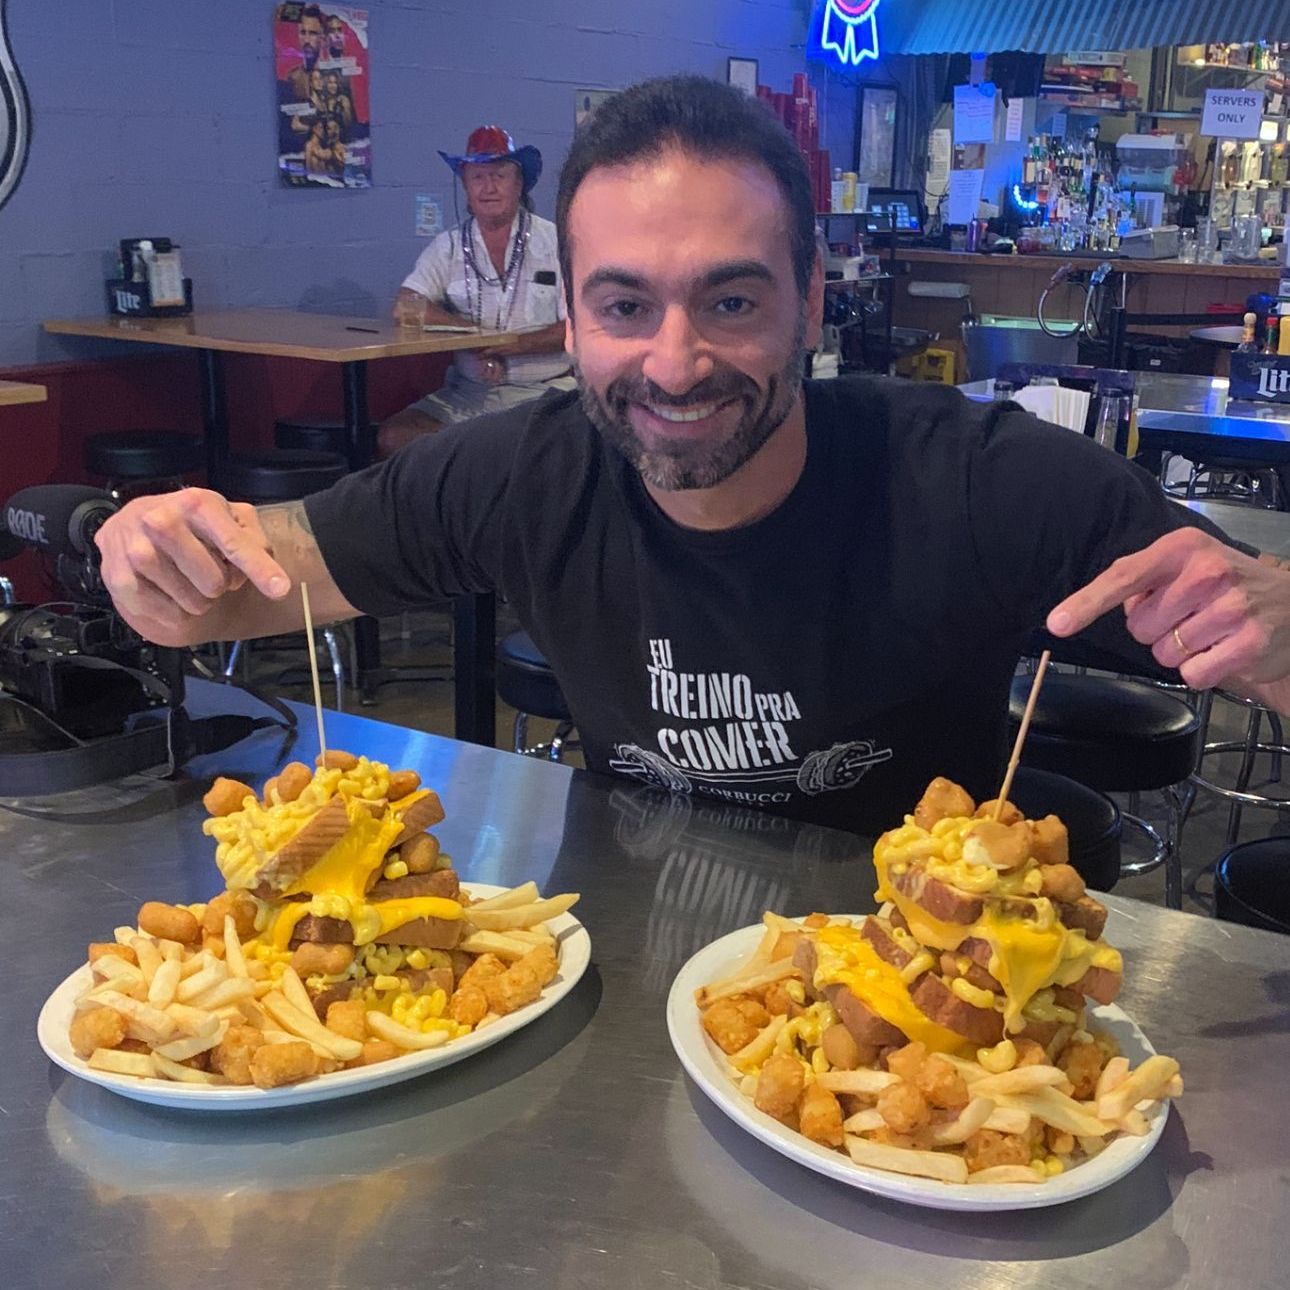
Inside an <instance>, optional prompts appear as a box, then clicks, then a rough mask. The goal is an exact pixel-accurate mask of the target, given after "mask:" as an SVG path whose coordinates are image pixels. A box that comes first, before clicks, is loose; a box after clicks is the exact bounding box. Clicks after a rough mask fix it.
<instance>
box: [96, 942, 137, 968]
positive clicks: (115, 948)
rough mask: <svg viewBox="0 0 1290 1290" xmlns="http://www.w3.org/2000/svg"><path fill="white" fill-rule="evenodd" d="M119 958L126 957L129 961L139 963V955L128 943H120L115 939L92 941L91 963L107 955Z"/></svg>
mask: <svg viewBox="0 0 1290 1290" xmlns="http://www.w3.org/2000/svg"><path fill="white" fill-rule="evenodd" d="M109 955H110V956H111V957H112V958H117V959H125V961H126V962H127V963H134V964H138V962H139V956H138V955H137V954H136V953H135V952H134V950H132V949H131V948H130V947H129V946H128V945H118V944H117V943H116V942H115V941H91V942H90V951H89V959H90V962H91V963H97V962H98V961H99V959H101V958H105V957H107V956H109Z"/></svg>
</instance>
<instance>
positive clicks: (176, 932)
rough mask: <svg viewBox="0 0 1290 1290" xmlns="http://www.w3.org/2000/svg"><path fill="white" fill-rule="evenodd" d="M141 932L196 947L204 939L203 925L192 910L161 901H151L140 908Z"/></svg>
mask: <svg viewBox="0 0 1290 1290" xmlns="http://www.w3.org/2000/svg"><path fill="white" fill-rule="evenodd" d="M139 930H140V931H141V932H147V934H148V935H149V936H157V937H160V938H161V939H162V940H167V941H178V942H179V943H180V944H181V945H196V944H197V943H198V942H199V941H200V940H201V938H202V925H201V923H199V922H198V921H197V917H196V915H195V914H193V913H192V911H191V910H188V909H181V908H180V907H179V906H178V905H167V904H165V903H164V902H163V901H160V900H149V901H147V902H146V903H145V904H144V905H143V906H142V907H141V908H140V910H139Z"/></svg>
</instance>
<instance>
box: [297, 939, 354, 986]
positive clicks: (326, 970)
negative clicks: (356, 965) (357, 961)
mask: <svg viewBox="0 0 1290 1290" xmlns="http://www.w3.org/2000/svg"><path fill="white" fill-rule="evenodd" d="M353 962H354V947H353V946H352V945H340V944H330V945H318V944H315V943H314V942H313V941H306V942H305V943H304V944H303V945H297V946H296V948H295V950H294V951H293V952H292V955H291V966H292V967H293V968H295V970H296V973H297V974H298V975H299V976H301V977H306V976H317V975H320V974H321V975H322V976H339V975H340V974H341V973H342V972H344V971H346V970H347V969H348V968H349V966H350V965H351V964H352V963H353Z"/></svg>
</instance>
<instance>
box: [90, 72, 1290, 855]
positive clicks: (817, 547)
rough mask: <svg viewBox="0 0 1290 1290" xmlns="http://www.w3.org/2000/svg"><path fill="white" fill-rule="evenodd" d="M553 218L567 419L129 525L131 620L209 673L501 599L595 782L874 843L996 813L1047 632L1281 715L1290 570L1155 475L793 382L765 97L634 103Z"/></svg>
mask: <svg viewBox="0 0 1290 1290" xmlns="http://www.w3.org/2000/svg"><path fill="white" fill-rule="evenodd" d="M556 214H557V225H558V228H559V231H560V246H561V251H560V253H561V259H562V267H563V271H564V280H565V284H566V291H567V293H568V305H569V319H568V327H567V342H566V343H567V347H568V349H569V351H570V353H571V354H572V355H573V357H574V359H575V360H576V364H577V372H578V379H579V391H578V392H577V393H569V394H553V395H550V396H547V397H545V398H543V399H541V400H538V401H537V402H535V403H530V404H526V405H525V406H524V407H522V408H517V409H514V410H512V411H508V412H504V413H499V414H496V415H493V416H488V417H484V418H480V419H478V420H475V421H472V422H471V423H469V424H468V425H467V426H466V427H465V430H464V432H463V431H462V430H461V429H459V428H455V427H454V428H450V429H448V430H445V431H443V432H441V433H440V434H437V435H433V436H428V437H426V438H424V439H421V440H418V441H417V442H416V443H414V444H412V445H410V446H409V447H408V448H407V449H405V450H404V451H402V452H400V453H399V454H397V455H395V456H394V457H393V458H392V459H391V460H389V461H387V462H384V463H382V464H381V465H379V466H376V467H373V468H371V469H369V470H367V471H363V472H360V473H358V474H356V475H352V476H350V477H348V478H347V479H345V480H344V481H342V482H341V483H340V484H338V485H337V486H336V487H335V488H333V489H331V490H329V491H328V492H325V493H321V494H318V495H316V496H314V497H312V498H310V499H308V501H306V502H305V503H303V504H299V503H296V504H289V505H287V506H282V507H270V508H265V509H262V510H260V511H258V512H257V511H254V510H252V508H250V507H245V506H239V505H236V504H233V505H230V504H228V503H226V502H224V501H223V500H222V499H220V498H218V497H217V496H216V495H215V494H213V493H209V492H205V491H202V490H188V491H187V492H184V493H178V494H171V495H168V496H165V497H158V498H148V499H141V500H139V501H135V502H131V503H130V504H129V505H127V506H126V507H125V508H124V509H123V510H122V511H121V512H120V514H119V515H117V516H116V517H114V518H113V519H111V520H110V521H109V522H108V523H107V524H106V525H104V527H103V528H102V529H101V530H100V533H99V537H98V542H99V546H100V548H101V550H102V552H103V575H104V579H105V582H106V583H107V585H108V587H109V588H110V590H111V591H112V594H113V597H114V599H115V601H116V603H117V606H118V608H119V609H120V611H121V612H122V614H123V615H124V616H125V617H126V618H127V619H128V620H129V621H130V622H131V623H132V624H133V625H134V626H135V627H136V628H137V629H138V630H139V631H141V632H142V633H143V634H144V635H146V636H149V637H151V638H152V639H155V640H158V641H160V642H162V643H167V644H187V643H190V642H194V641H199V640H209V639H227V638H230V637H247V636H256V635H264V634H269V633H275V632H281V631H286V630H290V629H292V628H296V627H299V626H300V621H301V615H300V611H299V607H298V597H296V596H294V595H290V594H289V592H290V589H291V586H292V584H293V583H294V582H297V581H301V580H306V581H308V583H309V586H310V595H311V598H312V601H313V604H314V612H315V614H316V615H317V616H318V617H320V618H332V619H335V618H343V617H346V616H352V615H354V614H356V613H359V612H367V613H375V614H383V613H390V612H392V611H395V610H397V609H402V608H407V607H413V606H417V605H421V604H426V603H429V602H432V601H435V600H439V599H442V598H443V597H444V596H451V595H456V594H460V593H465V592H472V591H484V590H496V591H498V592H499V593H500V594H502V595H504V596H505V597H506V598H507V600H508V601H509V602H510V603H511V604H512V606H513V607H514V609H515V611H516V612H517V613H518V615H519V616H520V618H521V620H522V621H523V622H524V624H525V625H526V627H527V628H528V629H529V630H530V632H531V633H532V635H533V637H534V639H535V641H536V643H537V644H538V646H539V648H540V649H542V651H543V652H544V653H545V654H546V656H547V657H548V658H549V659H550V661H551V664H552V666H553V667H554V669H555V671H556V674H557V676H558V677H559V679H560V682H561V685H562V686H563V688H564V691H565V694H566V697H567V699H568V701H569V705H570V708H571V710H572V712H573V715H574V717H575V719H576V721H577V723H578V727H579V730H580V733H581V735H582V738H583V742H584V745H585V748H586V751H587V757H588V762H589V764H590V765H591V766H592V767H593V768H595V769H599V770H604V771H611V772H616V773H618V774H620V775H626V776H629V777H632V778H633V779H636V780H638V781H642V782H648V783H655V784H660V785H664V786H666V787H668V788H671V789H674V790H681V791H687V792H694V793H700V794H705V795H707V796H710V797H713V798H716V799H719V800H722V801H726V802H730V803H736V804H741V805H751V806H759V807H764V808H766V809H770V810H774V811H779V812H782V813H785V814H792V815H796V816H802V817H806V818H810V819H814V820H818V821H820V822H823V823H830V824H837V825H841V826H844V827H850V828H853V829H856V830H857V831H862V832H867V831H871V830H872V829H873V828H875V827H881V826H885V825H887V824H890V823H891V822H892V820H893V819H894V818H896V816H897V815H898V813H899V811H900V810H901V809H903V808H904V807H905V806H907V805H909V804H911V803H912V802H913V801H914V800H915V799H916V798H917V796H918V794H919V793H920V792H921V790H922V788H923V786H924V785H925V784H926V782H927V780H928V779H929V778H931V777H932V776H933V775H935V774H944V775H948V776H950V777H951V778H954V779H958V780H960V781H961V782H963V783H964V784H965V785H966V786H967V787H968V788H969V789H970V790H971V791H972V792H973V793H974V794H976V795H977V796H988V795H989V794H990V793H991V792H992V791H993V790H994V789H995V787H996V786H997V782H998V781H997V776H998V773H999V769H1000V767H1001V762H1002V752H1003V728H1004V720H1005V708H1006V699H1007V690H1008V684H1009V680H1010V678H1011V675H1012V672H1013V669H1014V666H1015V664H1016V660H1017V657H1018V655H1019V653H1020V651H1021V650H1022V648H1023V647H1024V645H1025V642H1026V640H1027V638H1028V637H1029V635H1030V634H1031V632H1032V631H1033V630H1034V629H1035V628H1037V627H1039V626H1041V625H1043V624H1044V623H1045V620H1046V622H1047V626H1048V628H1049V629H1050V630H1051V631H1053V632H1055V633H1056V634H1058V635H1070V634H1072V633H1074V632H1077V631H1080V630H1081V629H1083V628H1085V627H1087V626H1088V625H1089V624H1090V623H1093V622H1094V620H1096V619H1098V618H1100V617H1101V616H1102V615H1103V614H1104V613H1106V612H1107V611H1108V610H1110V609H1112V608H1116V607H1118V606H1121V605H1123V606H1124V607H1125V611H1126V613H1125V615H1124V616H1123V623H1124V625H1125V626H1127V631H1126V630H1124V627H1122V626H1120V625H1119V623H1118V621H1117V623H1115V624H1112V625H1111V626H1110V627H1109V628H1108V629H1107V643H1108V644H1109V645H1110V646H1111V648H1114V649H1117V650H1119V651H1120V652H1121V653H1122V654H1124V655H1125V656H1126V657H1128V658H1130V659H1132V658H1133V657H1135V656H1137V657H1138V658H1139V659H1141V660H1149V658H1150V656H1154V659H1155V661H1156V662H1157V663H1158V664H1160V665H1161V666H1163V667H1167V668H1174V667H1181V671H1182V674H1183V676H1184V678H1185V679H1186V680H1187V682H1188V683H1189V684H1192V685H1195V686H1197V687H1206V686H1210V685H1214V684H1217V683H1218V682H1220V681H1221V682H1222V683H1223V684H1224V685H1227V686H1231V687H1234V688H1239V689H1241V690H1243V691H1245V692H1247V693H1251V694H1255V695H1258V696H1260V697H1262V698H1263V699H1264V700H1265V701H1267V702H1270V703H1272V704H1274V705H1275V706H1278V707H1280V708H1281V709H1283V710H1285V709H1287V708H1290V685H1288V684H1287V683H1286V682H1285V680H1284V678H1285V677H1286V676H1287V674H1290V577H1287V574H1286V572H1285V571H1284V570H1282V569H1280V568H1277V567H1273V566H1272V565H1270V564H1268V563H1266V562H1264V561H1261V560H1259V559H1255V558H1253V557H1251V556H1249V555H1246V554H1243V553H1242V552H1240V551H1237V550H1235V549H1233V548H1232V547H1230V546H1228V545H1225V544H1224V543H1223V542H1221V541H1220V540H1218V539H1217V538H1216V537H1214V536H1212V535H1211V534H1209V533H1206V532H1203V531H1202V530H1201V529H1200V528H1197V527H1196V525H1197V524H1198V523H1199V521H1198V520H1197V519H1196V518H1195V517H1194V516H1192V515H1191V514H1190V513H1189V512H1187V511H1185V510H1182V509H1181V508H1178V507H1175V506H1174V505H1173V504H1172V503H1170V502H1168V501H1167V500H1166V499H1165V498H1164V497H1163V495H1162V494H1161V491H1160V489H1159V487H1158V485H1157V484H1156V483H1155V482H1154V481H1153V480H1152V479H1151V478H1150V477H1149V476H1147V475H1146V474H1145V473H1144V472H1142V471H1140V470H1139V469H1138V468H1136V467H1135V466H1132V465H1130V464H1129V463H1127V462H1125V461H1123V460H1121V459H1120V458H1117V457H1115V456H1114V455H1113V454H1111V453H1108V452H1106V451H1105V450H1103V449H1100V448H1098V447H1097V446H1095V445H1094V444H1092V443H1091V442H1089V441H1088V440H1085V439H1084V438H1082V437H1081V436H1078V435H1073V434H1071V433H1069V432H1067V431H1061V430H1057V429H1056V428H1054V427H1050V426H1045V425H1043V424H1041V423H1040V422H1038V421H1036V420H1035V419H1034V418H1033V417H1030V416H1029V415H1027V414H1025V413H1023V412H1022V411H1021V410H1020V409H1017V408H1015V407H1003V408H1001V407H999V406H989V407H980V406H976V405H973V404H970V403H969V402H967V401H966V400H965V399H964V398H963V397H962V396H961V395H959V394H958V393H957V392H956V391H953V390H945V389H943V388H939V387H928V386H916V385H911V384H906V383H902V382H895V381H888V380H842V381H834V382H822V383H812V382H806V383H805V384H804V383H803V382H802V379H801V375H802V370H803V360H804V355H805V353H806V352H807V350H808V349H809V348H810V347H811V346H812V345H813V344H814V343H815V341H816V339H817V337H818V333H819V327H820V322H819V320H820V316H821V304H822V295H823V282H822V266H821V265H820V263H819V261H818V258H817V256H816V252H815V240H814V216H813V211H812V201H811V190H810V186H809V181H808V177H807V173H806V170H805V167H804V164H803V162H802V159H801V156H800V154H799V153H798V151H797V149H796V148H795V146H794V145H793V143H792V141H791V140H790V139H789V138H788V136H787V135H786V134H785V133H784V132H783V131H782V130H781V129H780V127H779V126H778V125H777V124H776V123H775V122H774V120H773V118H771V117H770V115H769V114H768V113H766V112H765V110H764V109H763V108H762V107H761V106H760V105H759V104H757V103H756V102H754V101H750V100H748V99H746V98H744V97H743V96H741V95H739V94H738V93H736V92H735V91H731V90H728V89H727V88H726V87H723V86H720V85H717V84H715V83H712V82H709V81H704V80H700V79H698V78H689V77H678V78H672V79H670V80H664V81H656V82H651V83H648V84H646V85H642V86H638V87H636V88H634V89H632V90H629V91H626V92H624V93H622V94H620V95H618V96H616V97H615V98H614V99H613V100H612V102H610V103H608V104H606V105H605V106H604V107H603V108H602V109H601V110H600V111H599V112H598V113H597V114H596V116H595V117H594V118H593V119H592V120H591V122H589V123H588V125H587V126H586V127H585V128H584V129H583V130H582V131H580V132H579V134H578V136H577V137H576V138H575V140H574V142H573V145H572V148H571V151H570V154H569V157H568V160H567V161H566V163H565V167H564V170H563V173H562V175H561V180H560V193H559V197H558V202H557V212H556ZM1054 606H1056V608H1054ZM1116 617H1117V620H1119V619H1120V617H1121V616H1119V615H1117V616H1116Z"/></svg>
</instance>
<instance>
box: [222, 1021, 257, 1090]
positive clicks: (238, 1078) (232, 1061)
mask: <svg viewBox="0 0 1290 1290" xmlns="http://www.w3.org/2000/svg"><path fill="white" fill-rule="evenodd" d="M267 1042H268V1041H267V1040H266V1039H265V1038H264V1036H263V1035H262V1034H261V1033H260V1032H259V1031H258V1030H257V1029H256V1028H255V1027H254V1026H230V1027H229V1028H228V1030H227V1031H226V1032H225V1034H224V1038H223V1039H221V1040H220V1042H219V1043H218V1044H216V1045H215V1047H214V1048H212V1049H211V1062H210V1064H211V1070H213V1071H217V1072H218V1073H219V1074H221V1075H223V1076H224V1078H225V1079H226V1080H228V1082H229V1083H230V1084H250V1083H251V1082H252V1081H251V1058H252V1057H253V1056H254V1055H255V1053H256V1051H257V1050H258V1049H260V1048H261V1047H263V1046H264V1045H265V1044H266V1043H267Z"/></svg>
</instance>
